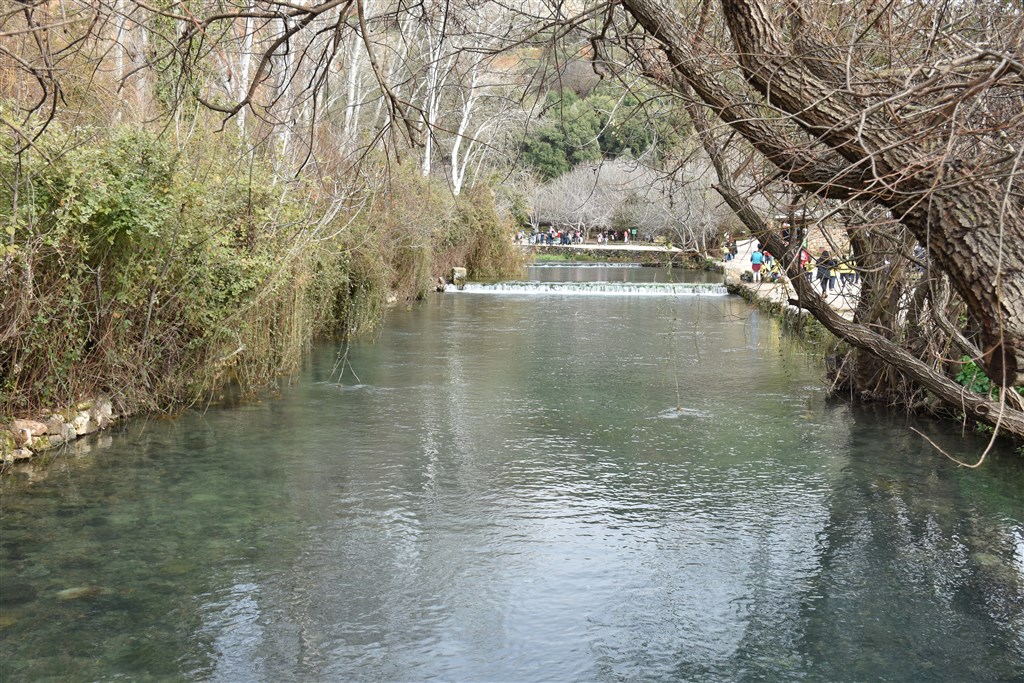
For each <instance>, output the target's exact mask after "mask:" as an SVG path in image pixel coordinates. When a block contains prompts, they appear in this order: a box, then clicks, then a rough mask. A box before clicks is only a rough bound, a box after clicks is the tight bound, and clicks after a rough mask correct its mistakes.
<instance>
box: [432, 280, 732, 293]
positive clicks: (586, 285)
mask: <svg viewBox="0 0 1024 683" xmlns="http://www.w3.org/2000/svg"><path fill="white" fill-rule="evenodd" d="M445 291H446V292H462V293H464V294H522V295H529V294H559V295H565V296H580V295H589V296H694V295H701V296H725V295H727V294H728V292H727V291H726V289H725V285H721V284H710V283H693V282H497V283H494V284H481V283H479V282H467V283H466V284H465V285H464V286H463V288H462V289H456V288H454V287H450V288H448V289H446V290H445Z"/></svg>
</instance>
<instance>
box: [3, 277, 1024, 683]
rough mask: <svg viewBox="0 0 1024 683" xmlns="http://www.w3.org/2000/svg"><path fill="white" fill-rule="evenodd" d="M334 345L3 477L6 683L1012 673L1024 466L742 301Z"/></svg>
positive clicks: (437, 305) (536, 313) (481, 325)
mask: <svg viewBox="0 0 1024 683" xmlns="http://www.w3.org/2000/svg"><path fill="white" fill-rule="evenodd" d="M548 270H549V272H553V271H556V270H559V271H561V270H566V271H569V270H572V269H555V268H551V269H548ZM590 270H594V271H596V270H597V269H590ZM633 270H635V271H636V272H638V273H639V272H645V271H648V270H650V269H646V268H644V269H633ZM338 354H339V350H338V349H335V348H332V347H320V348H318V349H317V350H316V352H315V353H314V355H313V358H312V359H311V361H310V364H309V367H308V369H307V371H306V372H305V374H304V375H303V377H302V378H301V380H300V381H299V382H297V383H296V385H295V386H293V387H290V388H288V389H286V390H285V391H284V392H283V394H282V397H281V398H279V399H268V400H266V401H264V402H262V403H257V404H253V405H247V406H243V407H241V408H237V409H232V410H209V411H206V412H205V413H193V414H189V415H186V416H184V417H182V418H180V419H177V420H173V421H165V420H156V421H149V422H141V421H139V422H133V423H132V424H130V425H128V426H127V427H126V428H124V429H123V430H122V433H121V434H119V435H117V437H116V438H114V439H113V440H112V441H111V442H110V443H108V444H106V445H104V446H102V447H97V448H93V450H92V451H91V452H90V453H87V454H82V455H80V456H72V455H69V456H67V457H64V458H62V459H59V460H57V461H56V462H55V463H54V464H53V465H52V466H51V467H50V468H49V469H47V470H45V471H34V470H22V471H21V473H20V474H19V475H18V476H16V477H10V478H7V479H5V480H4V481H2V482H0V486H2V499H0V506H2V520H0V524H2V528H0V531H2V537H0V569H2V576H0V578H2V582H0V589H2V590H0V608H2V620H0V628H2V630H0V637H2V639H3V640H2V650H3V658H2V660H0V680H3V681H5V683H6V681H20V680H40V679H46V678H51V679H55V680H57V679H59V680H107V679H113V678H118V677H120V678H125V679H128V680H168V679H172V680H173V679H201V680H219V681H250V680H260V681H286V680H293V681H313V680H316V681H319V680H345V681H349V680H353V681H355V680H377V681H419V680H428V679H442V680H460V681H461V680H488V681H531V680H533V681H551V680H601V681H604V680H608V681H612V680H615V681H618V680H680V681H690V680H720V681H736V680H786V681H788V680H794V679H807V680H830V681H832V680H836V681H841V680H850V681H862V680H949V681H965V680H971V681H975V680H978V681H983V680H1020V679H1021V678H1024V635H1022V634H1024V467H1022V466H1021V463H1020V460H1019V458H1016V457H1015V456H1013V454H1010V453H997V454H996V455H995V457H994V459H993V461H992V462H991V463H990V464H988V465H986V467H985V468H983V469H982V470H981V471H977V472H968V471H965V470H963V469H958V468H956V467H955V466H954V465H953V464H952V463H950V462H949V461H948V460H946V459H944V458H941V457H939V456H936V454H935V453H934V452H933V451H931V450H930V447H929V446H928V445H927V444H926V443H923V442H922V440H921V439H920V437H918V436H916V435H914V434H913V433H911V432H909V431H908V430H907V429H906V425H905V424H904V423H903V420H902V418H893V417H891V416H885V415H877V414H872V413H870V412H867V411H863V410H860V409H851V408H850V407H849V406H847V405H844V404H842V403H837V402H832V401H829V400H827V399H826V398H825V396H824V394H823V390H822V389H821V384H820V370H819V369H818V368H817V366H816V365H815V364H814V363H813V362H812V360H811V359H810V358H809V357H807V356H805V355H804V353H803V352H802V351H801V350H800V349H799V348H796V347H794V346H791V345H789V344H787V343H785V342H784V341H780V337H779V332H778V329H777V328H776V326H775V325H774V324H773V323H772V322H771V321H770V320H768V319H767V318H765V317H763V316H761V315H760V314H759V313H758V312H756V311H751V310H750V309H749V307H747V306H746V304H744V303H743V302H742V301H739V300H737V299H734V298H730V297H712V298H704V297H683V298H678V299H666V298H643V297H635V298H634V297H628V296H623V297H609V298H596V297H582V298H573V297H566V298H559V297H552V296H544V297H537V298H533V299H531V298H529V297H492V296H487V295H479V296H471V297H466V296H461V295H442V296H438V297H435V298H433V299H431V300H429V301H427V302H425V303H424V304H422V305H419V306H417V307H415V308H414V309H413V310H409V311H395V312H394V313H393V315H392V317H391V319H390V320H389V322H388V325H387V326H386V328H385V330H384V331H383V332H382V334H381V336H380V338H379V339H378V340H376V341H374V342H366V343H363V344H359V345H356V346H354V347H353V348H352V349H351V350H350V351H349V353H348V360H349V361H350V362H351V367H352V369H354V370H355V373H356V375H358V378H357V377H356V376H354V375H353V374H351V372H350V371H349V370H348V366H347V365H346V372H345V373H344V374H343V375H342V376H341V377H339V376H338V375H337V374H332V369H333V368H334V367H335V366H336V364H337V357H338ZM918 427H919V428H921V429H924V430H926V431H928V433H929V436H930V437H931V438H933V439H935V440H937V441H941V442H942V443H944V444H945V445H946V446H947V448H961V449H972V448H981V447H983V445H982V444H981V443H975V442H971V441H968V442H967V443H966V444H964V443H963V442H962V441H960V439H959V434H950V433H946V432H945V431H944V428H943V427H941V426H937V425H924V426H922V425H918Z"/></svg>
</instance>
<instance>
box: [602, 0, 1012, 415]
mask: <svg viewBox="0 0 1024 683" xmlns="http://www.w3.org/2000/svg"><path fill="white" fill-rule="evenodd" d="M622 7H623V9H624V10H625V12H626V13H628V15H629V17H628V18H626V17H622V18H621V19H622V21H620V23H618V24H614V25H615V26H617V29H616V30H615V31H613V30H610V29H607V28H606V29H605V31H604V32H603V33H602V34H601V35H600V36H598V37H596V38H595V40H598V41H599V42H601V43H602V53H603V54H604V55H605V57H606V59H607V61H608V62H613V61H614V59H613V57H614V55H615V50H620V51H622V52H623V53H626V54H629V55H630V56H631V58H632V59H633V60H634V61H633V64H637V65H640V66H641V68H642V70H643V71H644V73H645V74H646V75H647V76H648V77H650V78H652V79H655V80H657V81H658V82H660V83H662V84H663V85H664V86H665V87H669V88H672V89H673V90H675V91H676V92H678V93H680V94H681V95H683V96H685V97H686V98H688V99H689V100H690V101H691V102H694V103H699V104H700V105H701V106H702V107H703V108H704V109H705V110H707V111H709V112H710V113H711V114H712V115H713V116H714V117H716V118H717V119H718V120H719V121H721V122H722V123H724V124H725V125H727V126H728V127H729V129H731V131H732V132H733V133H734V134H738V135H739V136H741V138H742V139H743V140H744V141H745V143H746V144H748V145H749V146H750V148H752V149H754V150H756V151H757V152H758V153H759V155H760V158H761V159H762V160H764V161H765V162H766V163H767V164H768V165H769V166H770V167H771V169H772V171H771V172H770V174H768V175H766V178H765V184H764V186H765V188H767V189H768V191H769V192H771V191H774V192H776V194H777V196H789V197H793V196H794V193H795V196H797V197H799V201H800V202H803V203H806V204H810V205H818V206H820V207H821V208H822V209H824V210H825V211H826V212H827V213H828V214H829V215H832V216H840V217H843V216H845V217H846V219H847V220H844V221H843V224H844V226H845V227H846V228H847V229H848V231H849V237H850V241H851V243H852V244H853V245H854V249H855V255H856V256H857V259H858V262H859V263H860V264H861V265H862V266H864V265H866V264H869V263H875V264H877V268H875V269H874V270H871V271H867V272H866V273H865V274H866V275H867V276H868V277H867V278H866V282H867V287H866V289H865V292H864V293H863V296H862V298H861V303H860V307H859V308H858V318H857V319H856V320H855V321H854V322H853V323H850V324H845V322H843V321H841V319H836V316H834V315H832V314H831V310H830V309H829V308H828V307H827V306H822V305H821V304H822V302H821V301H820V300H817V299H816V298H815V294H814V293H813V292H811V291H809V288H798V289H800V299H801V303H802V305H804V306H806V307H808V308H810V309H811V310H812V312H814V313H815V314H816V315H817V316H818V317H819V318H820V319H821V320H822V321H823V322H824V323H825V324H826V325H827V326H828V327H829V328H830V329H832V330H833V331H834V332H836V334H837V335H838V336H839V337H840V338H841V339H844V340H846V341H848V342H850V343H851V344H853V345H854V346H856V347H857V348H859V349H861V350H863V351H864V352H865V353H863V354H860V355H859V356H856V357H854V359H855V360H858V359H859V360H860V361H861V362H862V363H863V364H864V365H865V369H866V370H867V372H864V373H856V372H855V373H852V375H851V378H853V379H855V380H856V379H859V380H860V381H861V383H860V384H859V385H858V386H856V388H857V390H859V391H864V392H867V393H871V389H870V387H868V386H866V385H865V384H864V383H863V381H864V380H865V379H867V378H868V377H869V376H870V377H872V378H873V379H874V380H875V381H876V385H877V391H875V392H874V393H875V394H876V396H877V397H879V398H887V399H891V398H892V397H893V396H894V395H895V393H896V391H897V389H898V386H899V385H901V384H904V383H905V382H906V381H908V380H909V382H911V383H914V384H916V385H917V386H923V387H925V388H927V389H928V391H930V392H932V393H933V394H934V395H937V396H939V397H941V399H942V400H943V401H945V402H946V403H947V404H953V405H959V406H961V407H962V409H963V410H964V411H965V412H967V413H968V414H971V415H973V416H974V417H977V418H979V419H983V420H985V421H988V422H990V423H991V422H996V421H999V422H1000V423H1001V424H1002V425H1003V426H1005V427H1007V428H1008V429H1010V430H1011V431H1013V432H1014V433H1016V434H1018V435H1024V412H1021V410H1020V408H1021V407H1022V406H1021V403H1020V402H1019V401H1018V400H1017V399H1016V398H1015V396H1014V394H1013V392H1005V391H1004V392H1002V395H1003V397H1004V402H1002V403H994V402H992V401H991V400H989V399H988V397H978V396H976V395H968V394H967V392H965V391H964V390H963V388H962V387H959V386H958V385H956V384H955V383H954V382H953V381H952V379H951V378H950V376H949V375H950V372H949V367H948V366H949V363H948V362H947V361H948V357H949V351H950V349H959V350H962V351H963V352H964V353H965V354H966V355H968V356H970V357H973V358H975V359H976V360H977V361H978V363H979V364H980V365H981V366H982V367H983V368H984V370H985V372H986V373H987V374H988V376H989V377H990V378H991V379H992V381H993V382H994V383H995V384H996V385H998V386H1000V387H1004V388H1007V387H1011V386H1013V385H1019V384H1022V383H1024V216H1022V211H1024V207H1022V203H1021V197H1022V195H1021V193H1020V191H1019V179H1020V161H1021V154H1022V147H1021V140H1020V138H1021V135H1020V133H1021V124H1022V123H1024V119H1022V117H1021V114H1020V111H1021V109H1022V106H1021V105H1022V104H1024V98H1022V95H1024V79H1022V76H1024V67H1022V66H1021V64H1020V62H1019V60H1018V59H1017V58H1016V57H1015V54H1016V47H1015V45H1016V43H1015V42H1014V40H1015V38H1014V36H1016V35H1017V34H1016V31H1015V30H1014V26H1015V25H1016V22H1019V20H1020V16H1019V11H1017V10H1013V9H1010V8H1009V7H1008V6H1007V5H1006V4H1005V3H1002V2H998V1H997V0H991V1H989V0H982V2H978V3H972V4H971V5H970V6H967V5H960V4H949V3H934V4H931V3H915V2H901V1H899V0H897V1H896V2H890V3H885V4H880V3H875V2H870V1H867V0H866V1H864V2H856V3H849V4H845V5H843V6H842V7H841V8H835V7H833V6H832V4H831V3H825V2H818V1H816V0H802V1H799V2H798V1H796V0H793V1H791V2H788V3H784V4H783V5H782V6H781V7H777V8H775V9H772V8H771V7H769V5H768V4H767V3H766V2H764V1H763V0H721V1H720V2H711V1H706V2H700V3H697V4H686V5H682V6H678V7H677V6H668V5H666V4H663V3H662V2H660V1H659V0H624V1H623V3H622ZM716 9H717V10H718V12H716V11H715V10H716ZM615 12H616V10H615V9H614V8H612V9H609V15H610V16H609V19H607V20H606V22H605V26H606V27H607V26H609V25H613V24H612V21H611V15H614V13H615ZM629 21H636V22H638V23H639V25H640V27H642V32H641V33H640V34H638V33H636V32H634V31H632V30H631V25H630V24H629ZM616 31H618V32H616ZM693 113H694V117H695V119H698V120H699V119H700V118H701V117H702V116H703V113H702V112H699V111H696V109H694V110H693ZM703 130H704V140H705V144H706V146H707V147H708V149H709V151H710V152H711V153H712V157H713V158H716V164H717V166H718V170H719V189H720V190H721V191H722V192H723V195H724V196H726V198H727V200H728V201H730V203H731V204H732V205H733V208H734V209H735V210H737V211H738V212H739V214H740V216H741V218H743V220H744V222H745V223H746V224H747V225H748V226H749V227H751V229H753V230H754V231H755V232H756V233H757V234H758V235H759V236H760V237H761V238H762V239H763V240H764V241H765V242H766V243H767V244H769V245H770V248H771V249H772V251H773V252H776V253H779V254H783V253H784V254H786V257H787V261H788V262H789V263H790V264H793V263H794V262H795V252H796V249H797V248H798V247H799V244H794V243H789V244H786V243H784V242H783V240H782V239H781V235H780V234H779V233H778V232H773V230H772V228H774V227H776V226H772V225H770V224H769V223H768V222H767V221H766V220H765V217H764V216H763V215H761V214H759V213H758V212H757V211H754V210H753V209H752V207H751V206H749V204H748V203H747V202H746V197H745V196H744V195H743V193H741V192H739V191H738V190H736V189H735V188H734V187H731V185H732V183H731V182H730V179H731V174H732V172H733V171H732V170H731V169H730V168H728V167H727V164H726V163H725V162H724V161H723V157H722V155H721V151H722V147H721V145H722V144H724V142H725V141H724V140H722V139H720V136H718V135H716V133H717V132H718V131H717V129H716V128H715V127H714V125H713V123H712V122H711V121H707V122H705V125H704V126H703ZM773 186H774V187H773ZM787 203H788V204H792V203H793V202H792V201H791V200H790V201H788V202H787ZM915 241H916V242H917V243H919V244H920V245H922V246H923V247H924V249H925V252H926V253H927V256H928V259H927V262H920V260H919V259H918V260H917V261H918V262H917V264H916V265H915V264H914V259H913V253H912V247H913V245H914V242H915ZM908 247H910V248H911V249H908ZM886 261H888V264H886ZM911 266H914V268H911ZM883 268H884V269H883ZM916 268H922V269H923V270H924V272H925V277H923V278H920V277H918V278H916V279H915V278H913V277H911V276H910V274H909V272H910V271H911V270H915V269H916ZM918 272H920V271H918ZM793 274H794V275H795V274H796V273H795V272H793ZM794 279H795V281H796V282H800V281H801V280H800V279H799V278H794ZM947 283H948V284H947ZM950 290H952V292H954V293H955V294H956V295H957V297H954V298H956V299H959V301H962V302H963V306H964V308H963V312H964V314H965V315H966V317H967V324H966V326H965V327H964V328H963V329H959V328H957V327H956V326H954V325H951V324H949V318H948V313H949V310H950V306H955V305H956V303H957V302H956V301H952V300H951V298H950V296H949V292H950ZM886 302H890V303H892V302H897V303H900V302H902V303H901V305H900V307H896V308H894V309H892V312H891V313H888V314H882V315H879V314H877V309H879V307H882V308H883V309H884V307H885V304H886ZM873 311H875V312H874V313H873ZM954 320H955V318H954ZM913 325H917V326H918V329H917V330H916V332H915V333H912V334H911V335H909V336H908V335H906V334H905V332H906V331H907V330H908V328H909V326H913ZM922 325H923V327H921V326H922ZM933 333H934V335H936V338H939V339H943V340H948V341H949V344H948V345H947V344H944V343H943V344H939V348H938V353H939V355H938V356H936V355H935V354H936V353H937V350H936V348H935V347H934V345H933V344H930V343H922V339H925V340H927V339H930V338H931V337H932V334H933ZM942 353H946V357H943V356H942V355H941V354H942ZM956 355H957V356H959V353H957V354H956ZM867 356H870V357H873V358H875V359H878V360H880V361H882V362H883V363H884V365H885V367H886V368H888V369H889V370H893V369H894V370H895V371H896V373H895V375H898V376H893V373H890V372H889V371H888V370H886V371H882V370H880V369H879V367H878V363H877V362H876V363H875V364H874V365H875V367H870V366H871V365H872V363H871V362H869V361H867V360H866V358H867ZM886 374H888V375H889V377H884V376H883V375H886ZM1007 401H1008V402H1009V404H1007V403H1006V402H1007Z"/></svg>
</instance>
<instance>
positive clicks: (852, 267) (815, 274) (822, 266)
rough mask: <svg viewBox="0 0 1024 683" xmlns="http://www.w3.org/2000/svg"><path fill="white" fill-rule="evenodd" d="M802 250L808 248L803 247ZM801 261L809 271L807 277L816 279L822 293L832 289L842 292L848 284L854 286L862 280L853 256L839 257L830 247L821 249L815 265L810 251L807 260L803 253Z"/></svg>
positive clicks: (806, 270)
mask: <svg viewBox="0 0 1024 683" xmlns="http://www.w3.org/2000/svg"><path fill="white" fill-rule="evenodd" d="M801 251H807V250H806V249H802V250H801ZM800 261H801V263H802V264H803V267H804V272H806V273H807V279H808V280H811V281H813V280H815V279H816V280H817V281H818V284H819V286H820V287H821V293H822V294H827V293H829V292H831V291H838V292H842V291H844V290H845V289H846V287H847V286H850V287H852V286H853V285H855V284H857V283H859V282H860V274H859V273H858V272H857V266H856V264H855V263H854V261H853V258H845V259H841V260H840V259H837V258H835V257H834V256H832V255H831V254H830V253H829V251H828V249H823V250H822V251H821V254H820V255H819V256H818V258H817V259H815V261H814V264H813V265H812V264H811V255H810V253H808V254H807V259H806V261H805V260H804V257H803V254H801V255H800Z"/></svg>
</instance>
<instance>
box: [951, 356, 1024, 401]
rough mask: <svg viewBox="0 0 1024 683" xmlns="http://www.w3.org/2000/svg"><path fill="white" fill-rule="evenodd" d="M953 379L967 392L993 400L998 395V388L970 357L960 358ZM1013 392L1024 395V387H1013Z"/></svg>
mask: <svg viewBox="0 0 1024 683" xmlns="http://www.w3.org/2000/svg"><path fill="white" fill-rule="evenodd" d="M954 379H955V380H956V381H957V383H958V384H960V385H962V386H964V387H965V388H966V389H967V390H968V391H973V392H974V393H976V394H982V395H984V396H988V397H989V398H995V396H996V395H997V394H998V393H999V387H998V386H997V385H996V383H995V382H993V381H992V380H991V379H989V376H988V375H986V374H985V371H984V370H983V369H982V368H981V366H979V365H978V364H977V362H975V360H974V359H973V358H971V357H970V356H961V358H960V369H959V370H958V371H957V373H956V376H955V377H954ZM1013 390H1014V391H1016V392H1017V393H1018V394H1021V395H1024V387H1014V388H1013Z"/></svg>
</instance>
